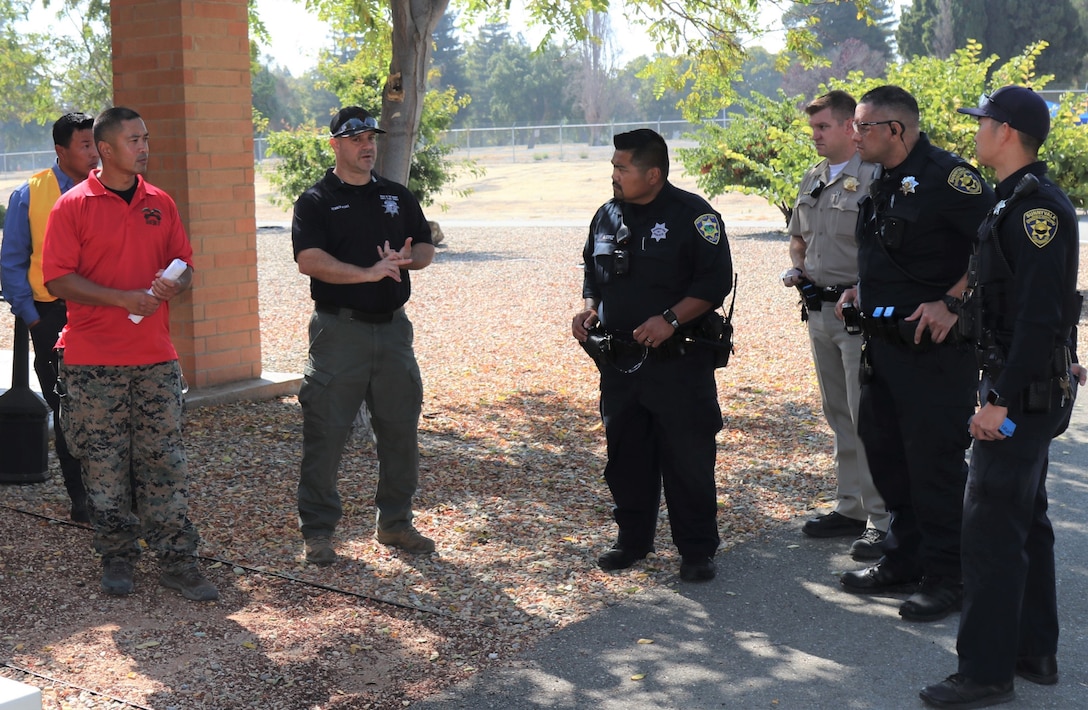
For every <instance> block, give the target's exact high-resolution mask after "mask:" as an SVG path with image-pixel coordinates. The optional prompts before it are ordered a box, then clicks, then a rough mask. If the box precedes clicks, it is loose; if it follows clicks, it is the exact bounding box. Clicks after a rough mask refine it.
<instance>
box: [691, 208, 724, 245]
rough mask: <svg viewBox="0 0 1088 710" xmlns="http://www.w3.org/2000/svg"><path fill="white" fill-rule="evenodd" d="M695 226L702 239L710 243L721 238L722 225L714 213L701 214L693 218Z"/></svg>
mask: <svg viewBox="0 0 1088 710" xmlns="http://www.w3.org/2000/svg"><path fill="white" fill-rule="evenodd" d="M695 228H696V229H697V230H699V234H700V235H701V236H702V238H703V239H705V240H707V241H708V242H710V243H711V244H717V243H718V242H720V241H721V240H722V226H721V223H719V222H718V215H716V214H701V215H699V216H698V217H696V218H695Z"/></svg>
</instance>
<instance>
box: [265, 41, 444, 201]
mask: <svg viewBox="0 0 1088 710" xmlns="http://www.w3.org/2000/svg"><path fill="white" fill-rule="evenodd" d="M336 36H337V39H336V43H337V44H336V46H335V47H334V48H332V49H331V50H329V51H327V52H325V53H324V54H323V55H322V58H321V61H320V64H319V67H318V70H319V73H320V74H321V75H323V76H324V77H325V79H324V81H323V82H320V84H321V86H322V88H324V89H327V90H328V91H329V92H331V96H332V97H333V99H334V101H333V102H330V103H329V104H327V105H326V107H325V110H324V111H323V112H322V113H321V114H319V115H316V116H314V117H312V119H307V120H306V121H305V122H304V123H303V124H301V125H300V126H299V127H298V128H296V129H292V130H285V131H277V132H273V133H271V134H270V135H269V137H268V138H269V149H270V150H271V151H272V152H273V153H274V154H275V155H277V156H279V157H280V158H281V160H279V161H277V163H276V164H275V166H274V168H273V169H272V172H271V173H270V174H269V182H270V183H271V184H272V186H273V188H274V189H275V192H276V194H275V196H274V198H273V199H274V201H275V202H276V203H277V204H281V205H290V204H293V203H294V201H295V200H296V199H297V198H298V196H299V195H300V194H302V192H303V191H304V190H306V189H307V188H309V187H310V186H311V185H313V184H314V183H315V182H317V180H319V179H320V178H321V176H322V175H324V174H325V170H326V169H328V168H330V167H332V165H333V164H334V162H335V158H334V156H333V153H332V148H331V146H330V145H329V138H328V135H329V131H328V125H329V120H330V119H331V117H332V114H333V113H335V112H336V110H337V109H339V107H340V106H349V105H356V106H363V107H367V108H370V109H371V110H374V108H373V107H375V106H377V105H380V104H381V93H382V86H383V84H384V82H385V73H384V70H383V67H382V65H381V58H382V56H383V43H386V44H387V43H388V41H389V39H388V38H389V35H388V33H387V32H383V31H381V29H380V28H373V27H359V26H357V25H356V26H350V25H349V26H342V27H341V28H340V29H339V31H338V32H337V33H336ZM463 103H464V102H463V101H462V100H460V99H458V97H457V93H456V90H454V89H453V88H446V89H442V90H437V89H432V90H430V91H428V92H427V95H426V96H425V97H424V106H423V120H422V122H421V124H420V130H419V133H418V134H417V136H416V144H415V149H414V151H413V153H412V162H411V166H410V169H409V173H408V183H407V187H408V189H409V190H411V192H412V194H413V195H415V196H416V199H418V200H419V201H420V203H421V204H423V205H430V204H432V202H433V201H434V195H435V194H437V193H438V192H439V191H440V190H441V189H442V186H443V185H444V184H445V183H446V182H448V181H449V180H450V178H451V176H452V173H453V168H454V166H453V165H452V164H451V163H450V160H449V157H448V156H449V153H450V152H451V151H452V150H453V149H452V147H450V146H447V145H445V144H443V143H442V142H441V141H440V140H439V138H440V136H441V133H442V132H443V131H445V130H447V129H448V128H449V127H450V125H451V123H452V121H453V116H454V115H456V113H457V111H458V110H459V109H460V107H461V106H462V105H463ZM380 140H384V138H382V139H380Z"/></svg>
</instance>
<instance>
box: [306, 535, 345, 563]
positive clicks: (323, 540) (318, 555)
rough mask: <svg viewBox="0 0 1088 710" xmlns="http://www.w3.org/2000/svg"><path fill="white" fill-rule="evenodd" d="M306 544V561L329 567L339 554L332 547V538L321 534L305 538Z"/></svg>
mask: <svg viewBox="0 0 1088 710" xmlns="http://www.w3.org/2000/svg"><path fill="white" fill-rule="evenodd" d="M303 542H304V543H305V546H306V561H307V562H309V563H310V564H312V565H318V566H320V567H327V566H329V565H331V564H334V563H335V562H336V560H338V559H339V556H338V555H337V554H336V550H334V549H333V547H332V538H331V537H326V536H324V535H320V536H318V537H308V538H306V539H305V540H303Z"/></svg>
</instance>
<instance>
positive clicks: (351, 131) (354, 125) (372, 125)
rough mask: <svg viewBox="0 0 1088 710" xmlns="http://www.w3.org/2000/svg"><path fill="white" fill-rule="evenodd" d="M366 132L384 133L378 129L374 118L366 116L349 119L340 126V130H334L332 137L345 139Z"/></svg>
mask: <svg viewBox="0 0 1088 710" xmlns="http://www.w3.org/2000/svg"><path fill="white" fill-rule="evenodd" d="M367 131H373V132H375V133H385V131H383V130H382V129H380V128H378V120H377V119H376V118H374V117H373V116H367V117H366V118H349V119H348V120H346V121H344V122H343V123H341V124H340V128H338V129H336V133H333V134H332V137H333V138H347V137H349V136H355V135H358V134H360V133H366V132H367Z"/></svg>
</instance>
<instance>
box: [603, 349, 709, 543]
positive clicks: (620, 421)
mask: <svg viewBox="0 0 1088 710" xmlns="http://www.w3.org/2000/svg"><path fill="white" fill-rule="evenodd" d="M601 416H602V418H603V420H604V427H605V436H606V439H607V442H608V464H607V466H606V467H605V471H604V476H605V481H606V482H607V483H608V487H609V489H610V490H611V491H612V499H613V501H615V504H616V506H615V509H614V515H615V519H616V523H617V525H618V526H619V540H618V541H619V545H620V546H621V547H623V548H625V549H631V550H639V551H641V550H649V549H652V548H653V541H654V532H655V530H656V528H657V516H658V508H659V506H660V503H661V490H662V486H664V491H665V502H666V504H667V505H668V510H669V523H670V525H671V528H672V538H673V542H674V543H675V544H676V547H677V549H678V550H679V551H680V554H681V556H683V557H691V558H698V557H711V556H713V555H714V552H715V551H716V550H717V549H718V544H719V543H720V538H719V536H718V525H717V512H718V503H717V488H716V486H715V482H714V462H715V458H716V455H717V443H716V441H715V436H716V434H717V433H718V431H720V430H721V428H722V416H721V409H720V408H719V407H718V390H717V384H716V383H715V380H714V356H713V353H711V352H710V351H709V350H705V349H701V348H693V349H692V351H691V352H689V353H688V354H686V355H682V356H677V357H674V358H671V359H658V358H654V357H649V358H647V359H646V361H645V362H644V363H643V364H642V366H640V367H639V368H638V369H637V370H635V371H634V372H631V373H626V374H625V373H623V372H620V371H619V370H617V369H615V368H613V367H611V366H609V365H607V364H606V365H604V366H603V367H602V368H601Z"/></svg>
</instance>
